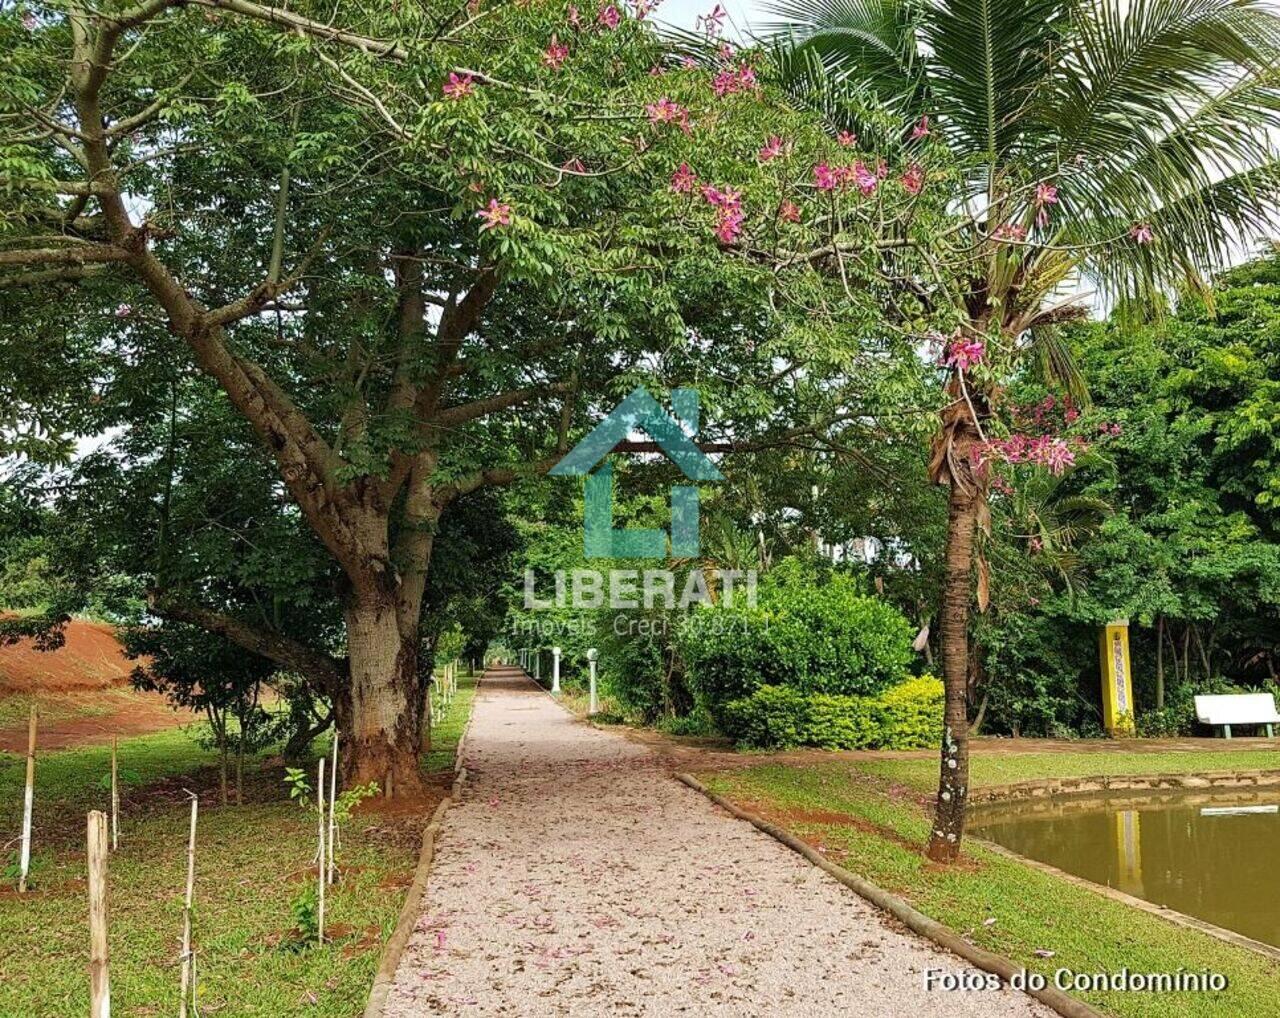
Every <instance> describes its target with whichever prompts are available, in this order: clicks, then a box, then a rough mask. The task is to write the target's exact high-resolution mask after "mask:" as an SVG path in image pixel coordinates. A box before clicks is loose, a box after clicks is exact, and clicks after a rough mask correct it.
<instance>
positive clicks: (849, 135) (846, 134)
mask: <svg viewBox="0 0 1280 1018" xmlns="http://www.w3.org/2000/svg"><path fill="white" fill-rule="evenodd" d="M836 141H838V142H839V143H840V144H841V145H843V146H844V147H845V148H853V146H854V145H856V144H858V136H857V135H856V134H854V133H853V132H852V131H841V132H840V133H839V134H837V135H836Z"/></svg>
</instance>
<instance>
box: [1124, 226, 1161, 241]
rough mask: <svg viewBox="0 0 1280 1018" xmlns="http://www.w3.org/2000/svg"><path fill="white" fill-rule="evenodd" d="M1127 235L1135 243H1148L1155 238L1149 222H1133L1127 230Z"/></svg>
mask: <svg viewBox="0 0 1280 1018" xmlns="http://www.w3.org/2000/svg"><path fill="white" fill-rule="evenodd" d="M1129 237H1130V238H1131V239H1132V240H1133V241H1134V243H1137V244H1150V243H1151V242H1152V241H1153V240H1155V237H1156V235H1155V233H1154V232H1153V231H1152V229H1151V224H1149V223H1134V224H1133V228H1132V229H1131V230H1130V231H1129Z"/></svg>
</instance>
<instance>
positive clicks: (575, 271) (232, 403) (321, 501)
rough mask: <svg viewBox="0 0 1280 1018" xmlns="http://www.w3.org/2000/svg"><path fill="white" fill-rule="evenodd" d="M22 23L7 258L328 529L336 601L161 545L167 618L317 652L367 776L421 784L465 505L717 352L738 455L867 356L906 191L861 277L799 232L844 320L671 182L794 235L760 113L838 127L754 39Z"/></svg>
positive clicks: (548, 19) (14, 55) (606, 26)
mask: <svg viewBox="0 0 1280 1018" xmlns="http://www.w3.org/2000/svg"><path fill="white" fill-rule="evenodd" d="M0 33H2V38H0V43H2V44H3V45H4V46H5V47H6V50H7V51H8V52H9V53H10V62H9V68H10V71H11V73H10V74H8V75H7V77H6V83H5V90H4V92H3V93H2V94H0V163H2V164H3V166H4V167H5V170H4V175H3V176H0V186H2V187H3V188H4V189H5V192H6V195H7V205H8V207H7V209H6V216H5V222H6V228H7V230H8V237H7V240H8V241H9V244H8V246H7V247H6V249H5V250H4V252H3V253H0V266H3V273H2V274H0V284H3V285H4V286H5V287H7V288H10V289H15V288H16V289H18V290H20V291H21V296H20V298H18V299H20V300H22V301H25V302H27V304H28V306H29V307H30V308H31V309H32V310H31V317H32V318H33V319H35V320H38V321H41V322H43V321H46V320H50V319H53V320H56V321H57V322H58V323H59V325H60V327H61V328H63V329H64V330H66V331H67V332H69V333H70V334H72V335H74V336H76V337H89V338H92V339H94V340H96V341H97V343H98V345H99V346H101V347H104V348H106V349H108V350H109V351H112V352H119V353H120V354H121V357H120V360H121V361H123V362H125V363H127V364H129V365H130V366H132V365H133V364H134V362H133V361H132V360H130V359H129V358H128V357H126V356H124V354H126V353H133V354H143V355H145V354H148V353H153V352H158V353H159V354H160V356H159V357H157V359H156V360H157V363H160V364H168V363H172V362H173V359H174V358H173V355H174V354H175V353H176V352H179V351H180V352H181V355H182V356H181V360H182V362H183V363H184V365H185V367H186V369H187V370H194V371H196V372H198V373H199V374H200V375H201V376H202V377H203V378H205V379H207V380H209V381H210V382H212V383H214V384H216V386H217V387H218V390H219V393H220V394H219V396H218V397H217V398H218V399H219V400H225V403H224V406H225V408H226V410H227V414H226V415H224V424H223V425H222V426H223V427H230V424H229V423H228V422H229V421H230V420H231V418H232V417H235V418H238V419H240V420H242V421H243V422H244V423H245V424H247V426H248V428H249V429H250V432H251V433H252V435H253V436H254V440H255V442H256V444H257V446H258V449H259V451H258V453H257V454H256V455H257V457H258V459H259V462H262V461H264V460H265V462H267V463H269V464H270V466H271V468H272V470H273V471H274V472H275V476H276V477H277V478H278V484H279V486H280V487H278V489H277V490H278V492H279V493H280V494H282V495H283V496H284V497H287V499H288V501H289V503H290V505H291V507H292V509H291V511H293V512H296V513H297V514H298V515H299V517H300V519H301V520H302V521H303V522H304V523H305V526H306V528H307V530H308V531H309V532H310V535H311V539H312V540H313V541H314V542H315V544H316V545H318V547H319V548H320V549H323V554H324V568H325V569H326V570H328V571H329V572H330V574H331V575H332V576H333V578H334V580H335V582H336V586H337V599H338V602H339V603H340V605H341V611H342V626H341V628H340V631H337V632H335V631H334V629H333V628H331V627H325V628H323V629H322V630H321V631H320V632H319V633H316V632H314V631H313V632H307V633H303V634H297V633H294V632H291V631H290V630H289V629H288V628H287V627H286V626H284V625H283V624H282V623H281V622H280V621H279V620H278V619H277V618H276V617H274V614H275V613H274V612H271V611H269V612H265V613H264V612H262V611H261V610H256V611H246V610H245V607H246V606H245V605H244V604H243V603H242V602H240V601H239V600H238V599H237V598H236V597H235V596H232V595H231V594H229V593H228V592H227V591H226V590H225V589H221V588H219V587H218V585H216V584H210V583H206V582H203V578H199V577H195V576H189V577H185V578H184V577H182V576H180V575H178V576H175V575H172V574H170V573H168V572H167V571H166V570H162V569H160V568H159V566H157V567H156V570H155V572H154V574H153V576H152V577H150V581H151V582H150V587H151V589H150V591H149V600H150V604H151V610H152V611H153V612H155V613H157V614H159V615H161V616H164V617H165V618H167V619H170V620H173V621H177V622H185V623H190V624H194V625H198V626H200V627H202V628H204V629H206V630H207V631H210V632H213V633H215V634H217V635H220V636H222V637H224V638H226V639H229V640H232V641H234V642H236V643H237V644H239V645H241V646H242V647H244V648H246V649H249V650H251V651H253V652H254V653H257V654H260V655H262V656H264V657H267V658H270V659H271V660H272V661H274V662H275V663H276V664H277V665H278V666H280V667H282V668H285V669H288V670H290V671H294V672H298V673H302V674H317V675H325V676H327V678H326V679H325V682H327V683H328V684H329V685H331V686H332V687H333V688H335V689H337V690H338V695H336V696H335V707H336V709H337V712H338V715H339V716H338V723H339V725H340V726H341V728H342V729H343V735H344V740H345V744H346V745H347V747H348V752H347V753H346V754H345V755H344V761H345V764H344V766H345V768H346V770H345V773H344V780H345V781H347V782H351V783H356V784H364V783H367V782H368V781H371V780H373V781H378V782H379V783H380V784H382V785H383V787H387V786H388V785H392V786H393V787H394V788H395V790H396V792H397V793H398V794H399V793H405V794H412V793H413V792H415V791H416V790H418V789H419V788H420V787H421V776H420V774H419V770H418V751H419V747H420V745H421V743H422V738H421V734H422V733H421V729H422V726H423V712H422V703H423V690H422V682H423V676H422V671H421V669H420V667H419V660H418V658H419V647H420V637H421V635H422V633H421V624H422V616H423V612H424V610H425V609H424V603H425V602H424V597H425V591H426V586H427V582H428V576H429V571H430V566H431V561H432V557H433V551H434V548H435V545H436V542H437V539H438V537H439V536H440V534H441V527H442V525H443V524H442V521H443V520H444V519H445V517H446V512H447V510H448V509H449V507H450V506H451V505H453V504H454V503H455V502H457V501H458V500H459V499H461V498H463V497H465V496H467V495H468V494H470V493H472V492H475V491H477V490H479V489H481V488H483V487H488V486H496V485H503V484H509V483H512V482H514V481H516V480H518V479H521V478H523V477H527V476H530V475H536V474H537V473H539V472H540V471H544V470H546V469H548V468H549V467H550V465H551V464H553V463H554V462H555V461H556V459H557V458H558V456H559V454H560V453H562V452H563V451H564V449H566V448H567V442H568V437H569V434H570V432H571V431H572V430H573V429H575V428H578V427H580V426H582V424H583V423H584V422H586V421H589V420H590V419H592V418H594V417H595V416H597V415H598V413H599V412H600V411H601V409H602V408H603V407H602V404H603V405H604V406H607V405H608V404H609V403H611V402H612V401H613V399H614V398H615V397H616V396H617V395H619V394H621V393H622V392H625V391H627V389H629V388H630V387H632V386H634V385H635V384H638V383H639V382H649V383H651V384H655V385H656V386H666V385H670V384H671V383H673V382H677V381H678V382H688V381H689V380H690V379H696V380H697V382H698V384H699V387H700V388H701V389H702V390H703V395H704V399H705V400H706V401H707V405H712V404H713V403H714V405H715V406H716V409H717V411H718V414H717V419H718V422H719V427H720V429H721V431H720V434H719V435H715V434H713V435H711V436H710V438H709V442H710V443H711V445H712V447H714V448H718V449H719V450H720V451H727V450H730V449H735V448H738V447H740V446H742V445H750V444H752V443H755V442H765V441H770V440H775V439H778V440H786V439H787V438H790V437H794V436H795V435H796V434H801V433H807V432H811V431H815V430H820V429H821V428H823V427H825V426H826V425H827V424H828V423H829V422H830V421H831V420H832V419H843V420H848V419H849V415H848V414H847V413H846V412H845V411H844V410H843V408H841V406H840V400H839V398H838V394H833V393H832V392H831V391H822V390H821V389H820V388H819V387H816V386H814V385H813V384H812V383H811V382H809V381H808V380H804V379H803V372H804V370H805V365H806V364H808V363H809V362H810V361H812V360H813V359H814V358H819V363H820V364H821V365H825V364H829V363H831V361H832V359H833V358H832V355H831V351H832V350H833V349H837V350H841V351H843V353H842V354H841V363H842V364H843V365H844V366H845V368H846V369H847V367H848V365H849V363H850V357H849V354H848V351H849V349H850V348H851V347H856V345H857V337H858V335H859V333H858V331H857V330H858V328H860V327H865V323H867V322H868V321H869V320H871V318H872V316H871V314H870V312H869V306H870V302H869V301H867V300H866V299H865V298H864V297H863V296H862V295H861V294H860V293H858V288H857V284H858V283H859V282H860V278H861V277H860V272H861V269H860V266H859V265H858V264H857V260H858V259H859V258H860V257H862V256H865V255H866V254H867V253H868V252H874V251H875V250H876V247H875V241H874V239H873V237H872V236H871V234H870V224H873V223H883V222H885V221H888V222H890V223H892V222H894V221H896V214H897V212H898V210H899V208H900V207H901V206H902V205H904V204H905V202H904V201H898V202H896V203H893V204H890V205H888V206H887V207H885V206H874V207H869V208H868V209H867V210H866V212H864V213H863V214H861V215H859V216H851V218H850V223H854V222H856V223H858V224H859V225H860V227H863V229H861V230H860V233H859V238H858V241H857V243H856V244H853V245H850V246H849V247H848V248H846V249H844V250H842V251H839V252H836V256H837V257H838V258H842V259H847V260H848V265H847V273H846V275H845V278H844V281H843V290H844V296H838V295H834V294H830V293H828V292H827V290H828V284H827V283H826V282H825V281H823V280H819V279H806V273H808V272H809V268H810V265H809V260H810V256H809V255H808V254H806V253H805V252H804V249H803V248H799V249H797V250H796V251H795V252H793V253H792V254H791V255H788V256H787V257H788V258H791V259H792V260H793V261H794V262H795V265H794V268H793V270H792V271H791V272H790V273H789V279H788V283H789V286H788V287H787V290H789V291H793V292H794V296H795V301H796V304H797V306H799V305H802V304H803V303H804V302H806V301H807V302H808V303H809V305H810V306H819V307H830V306H834V307H835V308H836V310H837V312H838V313H839V314H841V315H843V317H844V321H845V322H846V323H848V324H846V325H844V326H843V329H845V330H847V331H845V332H844V333H843V334H838V335H837V334H834V333H833V331H832V329H831V328H830V327H829V326H824V327H821V328H816V329H812V330H805V329H803V328H802V327H800V326H799V325H798V324H797V322H796V321H795V320H794V319H793V320H792V321H791V322H790V323H783V322H782V321H781V320H780V316H779V315H778V314H777V313H776V307H775V305H776V303H777V298H778V294H780V293H782V292H783V288H781V287H779V286H778V281H777V279H776V277H775V276H774V274H773V273H772V272H771V271H770V269H769V267H767V266H765V265H763V264H761V263H759V262H757V261H755V260H753V259H751V258H723V257H720V256H719V250H718V248H719V247H720V246H721V245H724V246H727V247H729V248H730V249H731V250H734V249H735V242H737V241H738V239H739V234H741V233H742V232H743V231H742V220H743V218H745V216H744V214H742V213H741V212H740V210H739V208H738V205H737V199H736V198H734V197H732V195H731V194H730V193H729V192H728V191H722V190H716V189H712V191H711V192H709V193H703V194H702V195H699V196H696V197H694V196H691V195H689V194H688V191H689V189H688V188H683V189H681V188H677V187H676V178H675V177H674V176H673V174H674V173H678V160H677V159H675V158H673V157H674V156H681V158H687V157H685V156H682V155H681V154H682V153H685V152H697V153H700V154H701V155H703V156H705V157H706V158H705V159H704V160H702V161H701V165H700V168H701V169H703V170H704V172H706V173H708V174H710V173H712V172H717V173H722V174H724V175H725V176H727V175H728V173H729V172H730V170H732V172H733V173H734V174H736V176H737V178H738V179H740V180H741V181H743V182H744V184H745V185H749V186H750V188H751V196H752V198H753V199H754V198H759V199H760V200H761V205H760V208H759V209H758V210H756V212H755V218H756V220H757V222H756V223H753V225H754V226H758V229H755V230H753V231H752V234H751V235H752V236H753V238H763V237H765V236H766V234H767V236H768V237H769V240H768V243H769V249H770V251H772V252H774V254H775V255H776V253H777V251H778V250H779V249H784V250H785V248H786V247H787V244H786V241H787V237H786V235H785V233H783V231H782V230H781V229H780V227H786V226H787V224H788V223H789V222H790V214H789V210H788V206H786V205H783V204H782V202H783V199H784V198H786V196H787V195H788V194H790V193H793V192H794V191H795V181H794V179H793V177H792V175H790V174H789V173H784V172H781V171H780V168H779V164H780V163H781V162H785V161H777V162H775V163H772V164H769V165H766V162H768V161H767V160H764V159H759V160H758V159H757V157H756V154H757V150H759V148H760V146H761V144H762V142H764V141H766V140H767V129H766V128H767V127H769V126H773V125H776V126H778V127H780V128H782V129H785V130H787V131H788V133H789V135H791V136H793V137H794V139H795V141H794V144H795V145H796V146H797V149H798V151H808V152H812V151H813V150H814V149H815V147H818V146H819V145H827V146H828V147H830V145H831V142H830V139H828V138H826V137H825V136H823V135H822V134H821V132H818V131H814V130H812V124H811V121H810V120H806V119H805V118H804V117H802V116H801V115H799V114H796V113H793V112H789V111H787V110H785V109H782V108H780V107H779V106H778V104H776V103H772V104H770V103H767V102H762V101H760V99H761V93H760V90H759V89H758V88H757V87H756V85H755V83H754V81H753V76H754V72H753V71H752V69H751V67H750V66H748V65H745V64H742V65H738V64H735V65H734V67H733V70H732V72H731V73H730V77H729V79H726V80H725V81H721V80H720V79H721V76H722V75H724V74H725V73H729V72H726V71H725V70H724V69H721V68H716V69H713V73H714V75H715V81H716V84H715V88H714V96H708V94H707V93H708V90H707V87H706V86H707V79H708V78H709V77H710V76H711V75H709V74H708V73H707V69H706V68H705V66H703V65H701V64H697V62H696V61H695V65H696V66H694V67H693V68H691V69H681V68H678V67H675V68H670V69H667V70H666V72H665V73H664V74H659V75H653V74H651V73H650V70H651V68H655V67H656V68H657V70H658V71H664V67H665V64H666V63H668V62H669V61H668V54H667V53H666V52H665V51H664V50H663V49H662V48H661V47H660V46H659V45H658V44H657V43H656V41H655V38H654V37H653V36H652V34H651V33H649V32H648V30H647V28H646V26H645V25H644V24H642V23H641V21H640V18H639V17H637V18H630V17H627V18H623V17H621V16H620V15H619V12H618V11H617V9H616V8H614V7H611V6H610V7H606V8H602V9H601V10H600V11H599V12H598V14H597V17H596V18H595V20H594V21H585V20H584V19H582V17H581V16H580V14H579V12H578V11H577V9H576V8H573V7H567V6H562V5H560V4H559V3H555V4H547V5H541V4H538V5H532V4H531V5H519V4H515V5H505V6H501V7H497V8H493V9H486V10H479V11H477V10H473V8H472V7H471V6H470V5H465V6H464V5H456V4H452V3H443V2H440V3H427V4H421V5H390V6H387V5H383V6H379V7H376V8H372V9H371V8H368V7H367V6H358V5H349V4H341V5H339V8H338V9H337V12H336V13H335V11H334V10H333V9H332V8H331V7H328V6H324V5H321V4H316V3H304V4H303V5H301V6H296V5H295V6H291V7H290V8H289V9H287V10H285V9H282V8H275V7H270V6H264V5H261V4H258V3H254V2H250V0H216V2H213V3H210V4H205V5H199V6H192V5H185V4H179V3H176V2H172V0H143V2H141V3H138V4H128V3H125V2H120V0H116V2H111V3H107V4H105V5H101V6H97V7H88V6H83V5H80V4H78V3H74V2H73V3H70V4H68V5H66V6H62V5H47V6H42V7H38V8H36V9H35V11H34V12H33V13H30V14H29V15H20V14H19V13H18V12H17V11H16V9H10V10H7V11H5V12H4V13H3V14H2V15H0ZM484 67H488V68H490V71H489V72H486V71H485V70H483V69H482V68H484ZM499 68H500V69H501V70H498V69H499ZM712 98H714V105H713V106H711V107H709V109H708V111H707V112H706V115H705V116H702V115H701V114H700V113H699V111H698V110H695V109H694V108H693V107H694V104H695V100H696V101H698V102H702V103H707V102H708V100H709V99H712ZM704 121H705V126H706V129H705V130H703V127H704ZM806 124H808V125H809V127H810V130H809V134H808V135H807V136H806V135H805V125H806ZM685 128H688V130H687V131H686V130H685ZM899 197H900V198H905V197H906V196H905V195H900V196H899ZM787 201H788V202H790V199H789V198H787ZM766 203H771V204H766ZM783 213H785V214H786V215H785V218H781V219H780V218H779V217H780V215H781V214H783ZM921 221H922V222H927V217H921ZM920 228H923V227H920ZM806 236H807V234H806V232H805V231H804V230H799V231H797V233H796V238H797V240H804V239H805V238H806ZM850 278H852V279H853V280H854V285H852V286H851V285H850V283H849V279H850ZM789 297H790V294H788V295H787V296H784V297H783V298H782V299H783V301H785V300H787V299H789ZM771 298H773V299H774V304H771ZM832 298H834V299H832ZM854 309H857V313H856V314H855V313H854ZM33 327H34V326H33ZM28 339H29V334H28ZM8 341H9V340H6V342H8ZM95 348H96V347H95ZM779 356H780V357H782V358H784V359H785V360H786V361H787V362H788V366H787V368H786V371H785V373H784V374H783V375H782V376H781V377H773V374H772V369H773V365H774V361H773V358H776V357H779ZM734 362H737V363H740V364H742V365H743V366H744V367H746V368H749V369H750V370H749V371H747V370H744V371H743V372H741V373H740V374H737V375H736V376H735V375H734V374H733V373H726V372H724V370H723V369H724V367H725V365H726V364H729V363H734ZM145 366H146V365H145V364H144V365H143V367H145ZM153 384H160V385H162V386H163V387H164V388H166V389H171V388H172V385H173V381H172V378H170V379H167V380H156V382H155V383H153ZM517 415H518V416H517ZM223 433H224V434H226V432H223ZM180 580H181V581H184V582H179V581H180ZM256 607H257V606H255V608H256ZM264 616H265V617H264Z"/></svg>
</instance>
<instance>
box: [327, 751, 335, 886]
mask: <svg viewBox="0 0 1280 1018" xmlns="http://www.w3.org/2000/svg"><path fill="white" fill-rule="evenodd" d="M337 801H338V730H337V729H336V728H335V729H334V730H333V771H332V773H331V774H330V775H329V875H328V878H327V879H328V882H329V883H331V884H332V883H333V881H334V878H335V877H336V876H337V875H338V868H337V866H336V865H335V864H334V861H333V839H334V833H335V832H336V830H337V827H338V825H337V823H336V822H335V820H334V812H333V811H334V803H335V802H337Z"/></svg>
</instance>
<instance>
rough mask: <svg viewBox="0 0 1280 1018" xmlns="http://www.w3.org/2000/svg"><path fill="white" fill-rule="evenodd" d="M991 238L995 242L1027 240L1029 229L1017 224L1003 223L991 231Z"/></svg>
mask: <svg viewBox="0 0 1280 1018" xmlns="http://www.w3.org/2000/svg"><path fill="white" fill-rule="evenodd" d="M991 237H992V239H993V240H1015V241H1022V240H1026V239H1027V228H1026V227H1025V226H1019V225H1018V224H1017V223H1001V224H1000V225H999V226H997V227H996V228H995V229H994V230H992V231H991Z"/></svg>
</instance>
